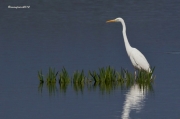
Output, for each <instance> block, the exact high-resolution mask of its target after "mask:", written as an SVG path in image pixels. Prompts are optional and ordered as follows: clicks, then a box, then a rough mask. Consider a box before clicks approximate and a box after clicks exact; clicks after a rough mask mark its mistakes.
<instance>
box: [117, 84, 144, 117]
mask: <svg viewBox="0 0 180 119" xmlns="http://www.w3.org/2000/svg"><path fill="white" fill-rule="evenodd" d="M146 94H147V89H143V88H140V87H139V85H138V84H135V85H133V86H132V87H131V88H130V90H129V91H128V93H127V94H126V99H125V102H124V106H123V112H122V116H121V118H122V119H130V112H131V110H136V111H137V112H140V111H141V109H142V108H143V106H144V99H145V97H146Z"/></svg>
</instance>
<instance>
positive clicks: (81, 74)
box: [72, 70, 86, 83]
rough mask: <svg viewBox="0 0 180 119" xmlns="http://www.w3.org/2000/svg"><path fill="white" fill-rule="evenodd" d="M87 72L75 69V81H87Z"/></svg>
mask: <svg viewBox="0 0 180 119" xmlns="http://www.w3.org/2000/svg"><path fill="white" fill-rule="evenodd" d="M85 78H86V77H85V74H84V71H83V70H82V71H78V70H77V71H75V72H74V74H73V78H72V79H73V83H84V81H85Z"/></svg>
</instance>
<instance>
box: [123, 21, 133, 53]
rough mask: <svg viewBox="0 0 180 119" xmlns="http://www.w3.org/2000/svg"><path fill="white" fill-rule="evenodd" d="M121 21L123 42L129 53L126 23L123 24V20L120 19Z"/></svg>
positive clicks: (129, 46)
mask: <svg viewBox="0 0 180 119" xmlns="http://www.w3.org/2000/svg"><path fill="white" fill-rule="evenodd" d="M121 23H122V27H123V31H122V33H123V37H124V43H125V47H126V51H127V53H128V55H129V51H130V49H131V45H130V44H129V41H128V39H127V35H126V25H125V23H124V21H121Z"/></svg>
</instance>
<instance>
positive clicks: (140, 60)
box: [106, 18, 151, 76]
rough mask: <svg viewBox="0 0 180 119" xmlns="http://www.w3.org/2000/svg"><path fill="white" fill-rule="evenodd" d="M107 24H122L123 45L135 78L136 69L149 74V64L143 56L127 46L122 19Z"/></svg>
mask: <svg viewBox="0 0 180 119" xmlns="http://www.w3.org/2000/svg"><path fill="white" fill-rule="evenodd" d="M109 22H121V23H122V26H123V30H122V33H123V37H124V43H125V47H126V51H127V54H128V56H129V58H130V60H131V62H132V64H133V66H134V68H135V76H136V69H138V70H145V71H147V72H151V69H150V66H149V63H148V61H147V60H146V58H145V56H144V55H143V54H142V53H141V52H140V51H139V50H138V49H136V48H133V47H131V45H130V44H129V41H128V39H127V35H126V25H125V22H124V20H123V19H122V18H116V19H114V20H108V21H106V23H109Z"/></svg>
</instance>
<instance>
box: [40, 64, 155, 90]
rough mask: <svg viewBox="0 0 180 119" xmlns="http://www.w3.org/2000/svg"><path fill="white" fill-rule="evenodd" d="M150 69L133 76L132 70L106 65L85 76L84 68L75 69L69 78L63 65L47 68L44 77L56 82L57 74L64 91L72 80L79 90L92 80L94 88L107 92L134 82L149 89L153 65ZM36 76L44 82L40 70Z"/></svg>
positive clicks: (75, 87) (152, 76) (50, 81)
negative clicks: (56, 69) (59, 68)
mask: <svg viewBox="0 0 180 119" xmlns="http://www.w3.org/2000/svg"><path fill="white" fill-rule="evenodd" d="M151 69H152V71H151V72H150V73H148V72H146V71H143V70H141V71H138V72H137V76H135V75H134V72H133V73H131V72H129V71H128V70H125V69H123V68H121V70H120V71H116V70H115V69H114V68H112V67H110V66H108V67H105V68H104V67H103V68H99V69H98V71H89V73H88V76H87V77H86V76H85V73H84V70H82V71H78V70H77V71H75V72H74V74H73V76H72V77H71V78H70V76H69V74H68V72H67V70H66V69H65V68H64V67H63V68H62V70H61V71H60V72H58V71H55V69H52V68H49V71H48V73H47V75H46V77H45V78H46V82H47V83H48V84H51V83H56V77H57V75H59V85H60V89H61V90H64V91H66V89H67V87H68V84H69V82H72V83H73V84H74V89H76V90H81V89H82V87H84V84H87V85H91V83H92V82H93V84H94V87H93V88H94V89H95V88H96V87H97V86H98V87H99V88H100V89H102V90H106V92H108V90H113V89H114V88H115V87H119V86H120V87H124V86H125V87H127V88H128V87H131V86H132V85H134V84H135V83H136V84H138V85H139V87H140V88H143V89H147V88H148V89H151V88H152V83H153V81H154V79H155V76H154V75H153V73H154V70H155V67H153V68H151ZM38 78H39V81H40V83H43V82H44V76H43V74H42V70H40V71H38ZM82 84H83V86H82ZM81 86H82V87H81ZM49 87H53V86H49ZM77 87H80V88H77ZM50 89H53V88H50Z"/></svg>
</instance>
